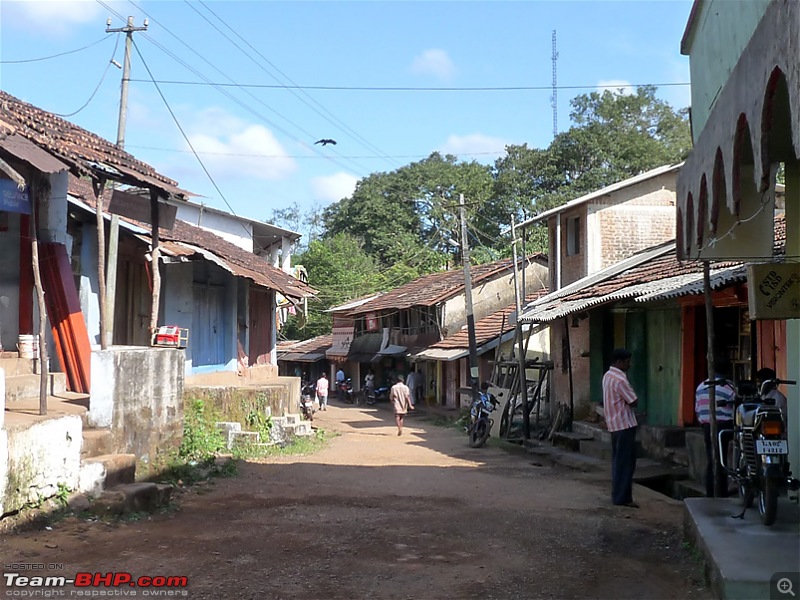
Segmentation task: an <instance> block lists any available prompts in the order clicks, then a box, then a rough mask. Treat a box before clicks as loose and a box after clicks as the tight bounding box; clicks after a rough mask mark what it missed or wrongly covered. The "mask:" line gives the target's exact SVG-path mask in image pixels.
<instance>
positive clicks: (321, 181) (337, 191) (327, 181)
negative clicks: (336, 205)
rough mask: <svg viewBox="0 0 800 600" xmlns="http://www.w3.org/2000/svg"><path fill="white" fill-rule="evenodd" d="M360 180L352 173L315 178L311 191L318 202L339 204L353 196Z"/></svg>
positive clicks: (312, 181)
mask: <svg viewBox="0 0 800 600" xmlns="http://www.w3.org/2000/svg"><path fill="white" fill-rule="evenodd" d="M358 181H359V179H358V177H356V176H355V175H351V174H350V173H335V174H333V175H329V176H326V177H314V178H313V179H312V180H311V191H312V192H313V194H314V198H315V199H316V200H321V201H323V202H338V201H339V200H341V199H342V198H347V197H349V196H352V195H353V192H354V191H355V189H356V183H358Z"/></svg>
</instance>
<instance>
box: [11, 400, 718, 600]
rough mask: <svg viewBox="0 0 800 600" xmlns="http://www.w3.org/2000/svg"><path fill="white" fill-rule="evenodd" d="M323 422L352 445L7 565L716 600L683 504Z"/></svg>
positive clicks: (359, 422) (214, 579) (304, 584)
mask: <svg viewBox="0 0 800 600" xmlns="http://www.w3.org/2000/svg"><path fill="white" fill-rule="evenodd" d="M316 422H317V424H318V425H319V426H320V427H322V428H324V429H327V430H329V431H335V432H338V433H340V435H339V436H337V437H335V438H334V439H333V440H332V441H331V442H330V444H329V445H328V446H327V447H326V448H325V449H324V450H323V451H321V452H319V453H317V454H315V455H313V456H298V457H282V458H279V459H270V460H269V461H265V462H264V463H261V464H253V463H247V464H242V465H241V466H240V469H239V474H238V476H237V477H235V478H231V479H219V480H215V482H214V483H212V484H208V485H204V486H200V487H196V488H193V489H192V490H191V491H189V492H186V493H183V494H179V495H178V497H177V498H178V500H177V506H178V508H177V510H176V511H173V512H169V513H166V514H159V515H155V516H152V517H151V518H149V519H143V520H139V521H133V522H119V523H114V524H111V525H108V524H104V523H100V522H85V521H83V520H79V519H77V518H72V519H67V520H66V521H62V522H60V523H58V524H56V525H55V526H54V528H53V530H52V531H35V532H34V531H32V532H27V533H23V534H17V535H14V536H6V537H4V538H2V539H0V544H1V545H2V558H3V561H4V562H8V561H19V562H32V563H37V562H43V563H64V571H63V573H65V574H68V575H69V574H72V573H74V572H77V571H101V572H108V571H127V572H130V573H132V574H133V576H134V577H138V576H145V575H146V576H154V575H175V576H180V575H185V576H186V577H188V581H189V585H188V588H187V590H186V591H187V593H186V595H185V596H182V597H188V598H191V599H196V600H200V599H203V600H205V599H213V600H223V599H227V598H247V599H262V598H265V599H267V598H319V599H328V598H348V599H349V598H357V599H358V598H380V599H383V598H386V599H388V598H404V599H405V598H419V599H434V598H454V599H458V598H476V599H477V598H481V599H484V598H520V599H526V598H609V599H610V598H614V599H617V598H647V599H658V598H710V597H711V596H710V594H709V592H708V590H706V589H704V588H703V585H702V582H701V581H700V577H701V570H700V566H699V565H698V563H696V562H694V561H693V560H692V558H691V556H690V554H689V552H688V551H687V550H685V549H684V548H683V547H682V545H681V534H680V527H681V522H682V508H681V504H680V503H679V502H676V501H673V500H670V499H667V498H664V497H662V496H660V495H658V494H656V493H655V492H651V491H649V490H644V489H643V488H640V487H638V486H637V488H636V489H635V490H634V494H635V496H636V500H637V501H638V502H640V504H641V505H642V507H641V508H640V509H638V510H636V509H630V508H620V507H614V506H611V505H610V502H609V498H608V497H609V492H608V483H607V480H606V478H605V477H600V476H598V475H589V474H579V473H576V472H574V471H569V470H566V469H564V468H562V467H556V468H553V467H550V466H548V465H542V464H537V463H536V462H535V461H536V459H534V458H531V457H530V456H527V455H525V454H523V453H521V452H516V451H514V452H508V451H505V450H503V449H502V448H500V447H497V446H492V445H490V446H488V447H485V448H481V449H477V450H476V449H471V448H469V447H468V446H467V443H466V437H465V436H464V435H463V434H461V433H460V432H459V431H458V430H456V429H455V428H452V427H441V426H436V425H434V424H432V423H430V422H428V421H425V420H424V419H422V418H420V417H416V418H411V419H408V423H407V427H406V431H405V433H404V435H403V436H402V437H398V436H397V435H396V433H395V429H394V424H393V421H392V415H391V414H390V413H389V412H388V411H387V410H386V409H385V408H382V409H379V410H376V409H374V408H369V409H359V408H356V407H345V408H341V407H337V406H332V407H330V408H329V410H328V411H327V412H325V413H318V418H317V421H316ZM0 585H3V584H0ZM19 591H20V590H19V589H6V588H3V589H2V595H3V597H7V596H8V597H12V596H11V594H14V592H19ZM100 591H103V590H100ZM108 591H117V592H131V593H130V594H126V595H129V596H130V595H132V593H133V592H136V593H137V594H136V595H137V596H139V597H142V596H143V590H142V589H141V588H127V589H118V590H108ZM173 591H175V590H173ZM178 593H182V591H181V592H178ZM67 594H69V591H67ZM16 597H21V596H20V595H19V594H17V595H16ZM65 597H69V596H65ZM117 597H121V595H118V596H117ZM179 597H181V596H179Z"/></svg>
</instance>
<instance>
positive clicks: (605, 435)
mask: <svg viewBox="0 0 800 600" xmlns="http://www.w3.org/2000/svg"><path fill="white" fill-rule="evenodd" d="M572 431H574V432H576V433H582V434H585V435H588V436H591V437H593V438H594V439H595V440H597V441H599V442H604V443H606V444H610V443H611V433H610V432H609V431H608V430H607V429H606V428H605V427H603V426H601V425H600V424H598V423H589V422H588V421H573V422H572Z"/></svg>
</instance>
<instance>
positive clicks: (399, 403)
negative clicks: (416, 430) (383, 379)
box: [389, 375, 414, 435]
mask: <svg viewBox="0 0 800 600" xmlns="http://www.w3.org/2000/svg"><path fill="white" fill-rule="evenodd" d="M389 401H390V402H391V403H392V405H393V406H394V421H395V423H397V435H403V417H405V416H406V413H407V412H408V411H409V410H414V402H413V401H412V400H411V390H409V389H408V386H407V385H406V384H405V383H404V379H403V376H402V375H398V376H397V383H395V384H394V385H393V386H392V389H391V390H390V391H389Z"/></svg>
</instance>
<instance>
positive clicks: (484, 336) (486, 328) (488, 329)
mask: <svg viewBox="0 0 800 600" xmlns="http://www.w3.org/2000/svg"><path fill="white" fill-rule="evenodd" d="M545 295H547V288H542V289H540V290H537V291H536V292H534V293H532V294H528V295H527V296H526V297H525V301H524V302H523V303H522V306H523V307H524V306H526V305H527V304H529V303H530V302H533V301H534V300H536V299H537V298H541V297H542V296H545ZM516 310H517V306H516V302H515V303H514V304H510V305H508V306H506V307H505V308H503V309H501V310H498V311H496V312H494V313H492V314H491V315H488V316H486V317H484V318H483V319H481V320H479V321H476V322H475V343H476V344H477V345H478V346H482V345H483V344H486V343H487V342H490V341H491V340H493V339H494V338H496V337H497V336H499V335H503V334H504V333H507V332H509V331H511V330H512V329H514V325H511V324H510V323H509V318H510V316H511V315H512V314H513V313H514V312H515V311H516ZM429 348H442V349H451V348H452V349H455V348H469V330H468V329H467V327H466V325H465V326H464V327H462V328H461V329H460V330H459V331H457V332H456V333H454V334H452V335H449V336H447V337H446V338H444V339H443V340H440V341H438V342H436V343H435V344H432V345H431V346H429Z"/></svg>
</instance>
